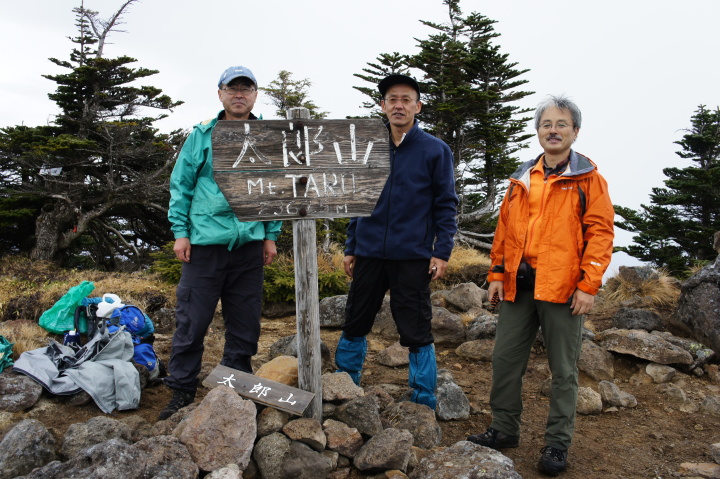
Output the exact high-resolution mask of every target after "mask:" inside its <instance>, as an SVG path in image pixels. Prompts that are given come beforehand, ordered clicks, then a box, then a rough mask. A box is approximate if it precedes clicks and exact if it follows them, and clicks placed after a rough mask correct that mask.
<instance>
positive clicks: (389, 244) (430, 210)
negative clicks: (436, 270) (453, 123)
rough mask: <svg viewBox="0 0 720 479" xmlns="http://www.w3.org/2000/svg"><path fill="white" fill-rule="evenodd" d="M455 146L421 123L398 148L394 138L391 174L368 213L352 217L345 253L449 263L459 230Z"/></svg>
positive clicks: (391, 146) (414, 127) (414, 126)
mask: <svg viewBox="0 0 720 479" xmlns="http://www.w3.org/2000/svg"><path fill="white" fill-rule="evenodd" d="M454 172H455V170H454V165H453V157H452V153H451V152H450V148H449V147H448V146H447V144H445V142H443V141H442V140H439V139H437V138H435V137H434V136H432V135H430V134H428V133H425V132H424V131H422V130H421V129H420V128H419V127H418V123H417V121H416V122H415V125H413V127H412V128H411V129H410V131H409V132H408V133H407V134H406V135H405V138H404V140H403V141H402V142H401V143H400V145H399V146H397V147H396V146H395V144H394V143H393V141H392V139H391V140H390V176H389V177H388V179H387V182H386V183H385V187H384V188H383V190H382V193H381V194H380V198H379V199H378V202H377V205H375V209H374V210H373V212H372V215H371V216H369V217H362V218H353V219H352V220H350V225H349V226H348V239H347V241H346V242H345V254H346V255H350V256H364V257H368V258H383V259H392V260H405V259H429V258H431V257H435V258H438V259H442V260H445V261H447V260H448V259H449V258H450V253H451V252H452V248H453V237H454V236H455V232H456V231H457V223H456V221H455V215H456V213H457V204H458V198H457V195H456V194H455V177H454Z"/></svg>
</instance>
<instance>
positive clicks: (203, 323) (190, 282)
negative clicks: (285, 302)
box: [165, 241, 263, 390]
mask: <svg viewBox="0 0 720 479" xmlns="http://www.w3.org/2000/svg"><path fill="white" fill-rule="evenodd" d="M262 287H263V244H262V241H253V242H250V243H246V244H244V245H242V246H240V247H239V248H236V249H234V250H232V251H228V249H227V246H221V245H210V246H197V245H193V246H192V251H191V255H190V262H189V263H183V270H182V276H181V278H180V283H179V284H178V287H177V309H176V311H175V321H176V329H175V333H174V335H173V340H172V353H171V355H170V362H169V363H168V371H169V373H170V376H169V377H167V378H165V384H166V385H168V386H170V387H171V388H176V389H190V390H192V389H195V388H197V383H198V380H197V377H198V375H199V374H200V367H201V364H202V355H203V351H204V350H205V346H204V342H205V335H206V334H207V330H208V327H209V326H210V323H211V322H212V319H213V315H214V314H215V309H216V307H217V304H218V300H220V301H222V314H223V319H224V321H225V348H224V352H223V359H222V364H223V365H225V366H228V367H231V368H233V369H238V370H242V371H245V372H250V373H251V372H252V369H251V368H250V357H251V356H252V355H254V354H256V353H257V348H258V340H259V338H260V311H261V307H262Z"/></svg>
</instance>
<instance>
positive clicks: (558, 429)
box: [490, 291, 583, 450]
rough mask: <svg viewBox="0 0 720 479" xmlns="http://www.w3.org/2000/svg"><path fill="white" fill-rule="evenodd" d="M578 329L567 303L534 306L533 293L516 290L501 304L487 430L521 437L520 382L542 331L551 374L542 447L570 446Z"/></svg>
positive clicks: (579, 321) (578, 319) (579, 322)
mask: <svg viewBox="0 0 720 479" xmlns="http://www.w3.org/2000/svg"><path fill="white" fill-rule="evenodd" d="M582 324H583V317H582V316H573V315H572V314H571V310H570V305H569V304H559V303H549V302H546V301H537V300H535V299H534V298H533V292H532V291H518V294H517V295H516V297H515V301H513V302H510V301H503V303H502V305H501V306H500V316H499V319H498V324H497V332H496V335H495V349H494V350H493V356H492V369H493V381H492V389H491V391H490V407H491V409H492V414H493V420H492V424H491V425H490V427H492V428H494V429H496V430H498V431H501V432H503V433H505V434H509V435H513V436H518V435H520V416H521V415H522V411H523V401H522V384H523V377H524V376H525V371H526V370H527V363H528V359H529V357H530V351H531V349H532V346H533V343H534V342H535V338H536V336H537V332H538V328H542V333H543V339H544V341H545V347H546V351H547V359H548V363H549V366H550V372H551V373H552V390H551V394H550V411H549V413H548V418H547V425H546V428H545V443H546V445H548V446H552V447H555V448H557V449H563V450H566V449H568V448H569V447H570V443H571V442H572V436H573V431H574V429H575V408H576V406H577V395H578V369H577V362H578V358H579V357H580V350H581V347H582Z"/></svg>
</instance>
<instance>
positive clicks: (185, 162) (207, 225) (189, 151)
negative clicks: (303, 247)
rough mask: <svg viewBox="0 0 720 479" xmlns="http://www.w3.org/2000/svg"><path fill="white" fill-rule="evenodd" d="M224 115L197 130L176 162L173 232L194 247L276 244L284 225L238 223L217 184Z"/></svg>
mask: <svg viewBox="0 0 720 479" xmlns="http://www.w3.org/2000/svg"><path fill="white" fill-rule="evenodd" d="M223 113H224V112H222V111H221V112H220V113H219V114H218V115H217V116H216V117H215V118H213V119H211V120H206V121H204V122H202V123H199V124H197V125H195V126H194V127H193V131H192V132H191V133H190V135H189V136H188V138H187V140H185V144H184V145H183V147H182V150H181V151H180V155H179V156H178V159H177V161H176V162H175V168H174V169H173V172H172V176H171V177H170V209H169V210H168V219H169V220H170V224H171V225H172V232H173V234H174V235H175V239H178V238H190V244H194V245H218V244H221V245H227V247H228V249H229V250H231V249H234V248H237V247H239V246H241V245H243V244H245V243H248V242H250V241H262V240H272V241H276V240H277V237H278V234H279V233H280V226H281V224H282V223H281V222H280V221H266V222H262V221H240V220H238V219H237V217H236V216H235V213H234V212H233V210H232V208H231V207H230V204H228V202H227V200H226V199H225V196H223V194H222V192H221V191H220V187H218V185H217V183H215V179H214V178H213V163H212V132H213V128H214V127H215V125H216V124H217V122H218V120H219V119H220V115H222V114H223ZM250 117H251V119H253V120H255V119H257V118H256V117H255V116H254V115H252V114H251V115H250Z"/></svg>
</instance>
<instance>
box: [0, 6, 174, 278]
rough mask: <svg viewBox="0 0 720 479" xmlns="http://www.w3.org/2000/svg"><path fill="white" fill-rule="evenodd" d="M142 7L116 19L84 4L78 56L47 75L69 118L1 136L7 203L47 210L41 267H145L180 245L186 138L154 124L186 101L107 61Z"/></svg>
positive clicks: (39, 243)
mask: <svg viewBox="0 0 720 479" xmlns="http://www.w3.org/2000/svg"><path fill="white" fill-rule="evenodd" d="M135 1H136V0H127V1H126V2H125V3H123V5H122V6H121V7H120V9H119V10H118V11H117V12H116V13H115V14H114V15H112V16H111V17H110V18H109V19H108V20H102V19H100V18H99V17H98V13H97V12H94V11H91V10H88V9H86V8H84V6H80V7H78V8H75V9H73V11H74V12H75V13H76V18H77V23H76V25H77V28H78V36H77V37H75V38H71V39H70V40H71V41H72V42H73V43H74V44H75V48H74V49H73V50H72V52H71V54H70V58H69V60H58V59H56V58H51V59H50V61H51V62H53V63H55V64H56V65H58V66H60V67H62V68H64V69H66V72H64V73H60V74H56V75H44V76H45V77H46V78H48V79H49V80H52V81H54V82H55V83H56V84H57V88H56V90H55V92H54V93H51V94H50V95H49V97H50V99H52V100H54V101H55V102H56V104H57V106H58V107H59V109H60V113H59V114H58V115H57V117H56V118H55V120H54V122H53V123H52V124H51V125H49V126H43V127H35V128H27V127H24V126H17V127H10V128H4V129H2V130H0V162H2V165H1V167H0V170H2V171H3V177H2V183H0V188H1V192H2V195H0V196H2V197H3V198H7V199H16V198H31V199H33V201H35V202H39V203H40V204H41V205H42V206H41V207H40V210H39V212H38V213H37V218H36V221H35V228H34V234H33V236H32V237H33V239H34V244H33V247H32V251H31V257H32V258H34V259H42V260H52V261H59V262H65V263H66V264H68V263H70V264H72V261H71V259H73V258H74V259H75V260H77V259H78V258H90V259H91V260H92V262H93V263H94V264H93V265H94V266H100V267H106V268H115V267H117V266H118V265H119V264H121V263H123V262H124V261H127V260H132V261H134V262H139V261H141V260H142V259H143V258H144V257H145V252H146V251H147V250H150V249H153V248H154V247H158V246H160V245H161V244H163V243H164V242H165V241H168V240H169V239H171V238H170V233H169V225H168V222H167V219H166V215H167V203H168V198H169V193H168V189H167V178H168V175H169V173H170V171H171V168H172V164H173V162H174V158H175V155H176V151H177V149H178V147H179V145H180V144H181V142H182V140H183V137H184V135H183V134H182V133H181V132H180V131H175V132H172V133H170V134H159V133H158V130H157V129H156V128H154V127H153V126H152V125H153V122H155V121H157V120H160V119H162V118H164V117H166V116H167V113H166V112H167V111H170V110H171V109H172V108H174V107H176V106H178V105H180V104H181V103H182V102H175V101H173V100H171V99H170V98H169V97H168V96H166V95H163V94H162V91H161V90H160V89H159V88H155V87H152V86H132V85H133V84H134V83H135V82H137V81H138V80H142V79H144V78H146V77H149V76H151V75H154V74H155V73H157V71H156V70H149V69H146V68H133V67H131V66H130V64H131V63H133V62H135V61H136V60H135V59H134V58H130V57H127V56H120V57H117V58H108V57H107V56H106V55H105V53H104V49H105V44H106V41H107V38H108V36H109V34H110V32H111V31H113V30H115V29H117V27H118V26H119V25H121V24H122V14H123V13H124V12H126V11H127V9H128V7H129V6H130V5H131V4H132V3H134V2H135ZM153 112H156V113H155V114H154V116H153V115H151V113H153ZM158 112H159V113H158Z"/></svg>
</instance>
